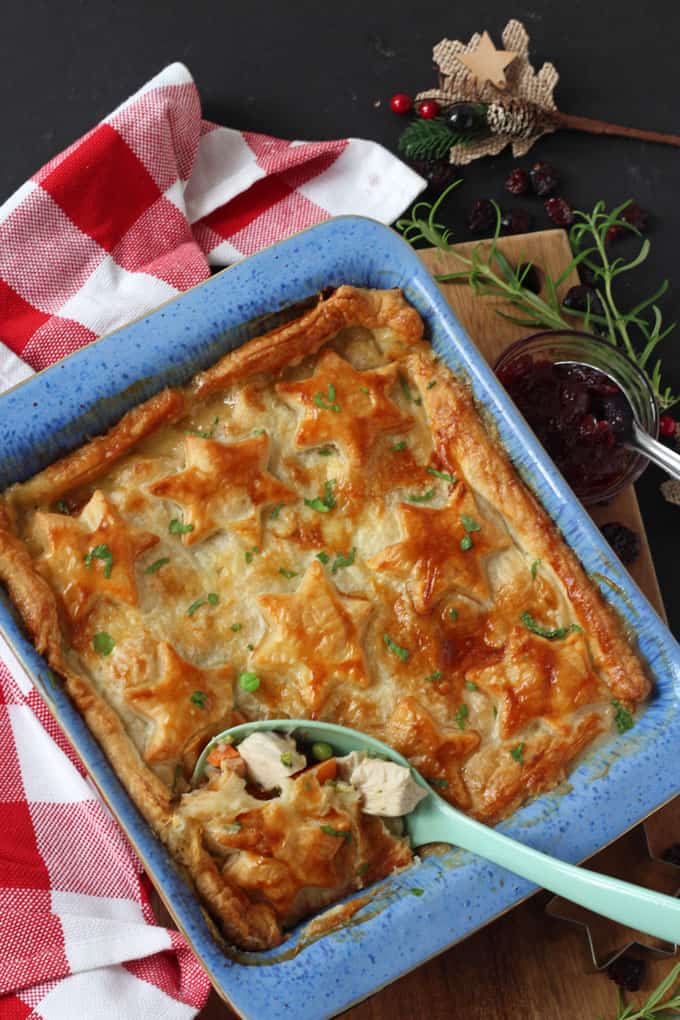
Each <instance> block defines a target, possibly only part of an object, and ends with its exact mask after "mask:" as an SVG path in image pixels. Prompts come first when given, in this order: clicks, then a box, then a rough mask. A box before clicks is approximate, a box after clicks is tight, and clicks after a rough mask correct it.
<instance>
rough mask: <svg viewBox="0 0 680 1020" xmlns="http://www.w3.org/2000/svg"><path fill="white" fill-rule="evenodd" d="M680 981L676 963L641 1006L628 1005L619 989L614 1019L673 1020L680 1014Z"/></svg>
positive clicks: (679, 967) (679, 971) (679, 966)
mask: <svg viewBox="0 0 680 1020" xmlns="http://www.w3.org/2000/svg"><path fill="white" fill-rule="evenodd" d="M679 981H680V963H676V965H675V966H674V967H673V968H672V969H671V970H669V972H668V974H667V975H666V977H665V978H664V979H663V981H661V982H660V983H659V984H658V985H657V987H656V988H655V989H654V991H653V992H652V993H651V995H650V996H649V998H648V999H647V1001H646V1002H644V1003H643V1004H642V1005H641V1006H634V1005H626V1003H625V1002H624V1001H623V996H622V995H621V992H620V991H619V1005H618V1009H617V1011H616V1017H614V1018H613V1020H672V1018H673V1017H678V1016H680V984H679V983H678V982H679ZM598 1020H604V1017H599V1018H598Z"/></svg>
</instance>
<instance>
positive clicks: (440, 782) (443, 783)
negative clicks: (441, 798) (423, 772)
mask: <svg viewBox="0 0 680 1020" xmlns="http://www.w3.org/2000/svg"><path fill="white" fill-rule="evenodd" d="M423 778H424V779H425V782H426V783H429V784H430V786H439V787H441V788H442V789H444V788H445V787H447V786H448V785H449V781H448V779H439V778H438V777H437V776H424V777H423Z"/></svg>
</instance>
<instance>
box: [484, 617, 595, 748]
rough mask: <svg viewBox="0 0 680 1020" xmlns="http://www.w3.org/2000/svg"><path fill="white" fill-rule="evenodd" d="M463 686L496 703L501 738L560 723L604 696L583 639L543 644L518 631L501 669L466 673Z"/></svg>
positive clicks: (513, 633) (510, 640) (574, 636)
mask: <svg viewBox="0 0 680 1020" xmlns="http://www.w3.org/2000/svg"><path fill="white" fill-rule="evenodd" d="M466 680H471V681H472V682H473V683H476V684H477V686H478V687H479V688H480V690H482V691H485V692H486V693H488V694H490V695H492V696H493V697H494V700H497V701H498V725H499V732H500V735H501V737H503V738H506V737H511V736H513V735H514V734H515V733H518V732H519V731H520V730H521V729H523V728H524V726H525V725H526V724H527V723H528V722H530V720H531V719H539V718H542V717H548V718H550V717H554V718H563V717H565V716H568V715H570V714H571V713H572V712H574V711H575V710H576V709H577V708H579V707H580V706H581V705H591V704H593V703H594V702H596V701H598V700H599V699H600V698H602V697H604V696H605V693H606V692H605V690H604V687H603V686H602V684H601V683H600V682H599V680H598V678H597V676H596V675H595V673H594V672H593V670H592V668H591V666H590V662H589V658H588V652H587V649H586V643H585V641H584V639H583V635H582V634H571V635H570V636H569V637H567V638H563V639H561V640H558V641H547V640H546V639H545V638H541V637H536V636H535V635H533V634H531V633H529V632H528V631H527V630H526V629H525V628H524V627H522V626H517V627H513V629H512V630H511V632H510V636H509V638H508V642H507V644H506V646H505V648H504V649H503V658H502V660H501V661H500V662H499V663H495V664H494V665H493V666H490V667H485V668H483V669H475V670H469V671H468V672H467V673H466Z"/></svg>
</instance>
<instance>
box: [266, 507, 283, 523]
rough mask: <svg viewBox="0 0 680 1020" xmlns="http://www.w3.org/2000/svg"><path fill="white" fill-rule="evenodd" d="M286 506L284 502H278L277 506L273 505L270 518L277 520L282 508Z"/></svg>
mask: <svg viewBox="0 0 680 1020" xmlns="http://www.w3.org/2000/svg"><path fill="white" fill-rule="evenodd" d="M284 506H285V504H284V503H277V504H276V506H273V507H272V508H271V512H270V514H269V518H270V520H272V521H275V520H276V518H277V517H278V516H279V514H280V513H281V510H282V508H283V507H284Z"/></svg>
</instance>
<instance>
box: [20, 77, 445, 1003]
mask: <svg viewBox="0 0 680 1020" xmlns="http://www.w3.org/2000/svg"><path fill="white" fill-rule="evenodd" d="M424 185H425V182H424V181H423V180H422V179H421V178H420V177H418V176H417V175H416V174H414V173H413V172H412V171H411V170H409V169H408V168H407V167H406V166H404V165H403V164H402V163H401V162H400V161H399V160H397V159H395V158H394V157H393V156H392V155H390V153H388V152H387V151H386V150H385V149H383V148H381V147H380V146H379V145H376V144H375V143H372V142H366V141H362V140H360V139H343V140H340V141H330V142H288V141H281V140H280V139H276V138H269V137H267V136H265V135H260V134H253V133H250V132H240V131H233V130H230V129H228V128H223V127H219V126H217V125H215V124H211V123H209V122H207V121H205V120H202V118H201V108H200V101H199V96H198V92H197V89H196V86H195V84H194V82H193V79H192V78H191V75H190V74H189V72H188V71H187V69H186V68H185V67H183V66H182V65H181V64H173V65H171V66H170V67H168V68H166V69H165V70H164V71H162V72H161V74H159V75H158V76H157V77H155V78H153V79H152V80H151V81H150V82H149V83H148V84H147V85H145V86H144V87H143V88H142V89H141V90H140V91H139V92H137V93H136V94H135V95H134V96H132V98H131V99H129V100H128V101H127V102H126V103H123V105H122V106H120V107H119V108H118V109H117V110H116V111H114V113H112V114H111V115H110V116H109V117H107V118H106V120H105V121H103V122H102V123H101V124H99V125H98V126H97V127H96V128H94V129H93V130H92V131H90V132H89V134H87V135H85V137H84V138H82V139H80V140H79V141H78V142H76V143H75V144H74V145H72V146H71V147H70V148H69V149H67V150H66V151H65V152H63V153H61V154H60V155H59V156H57V157H55V158H54V159H53V160H52V161H51V162H50V163H48V164H47V165H46V166H45V167H43V168H42V170H40V171H39V172H38V173H37V174H36V175H35V176H34V177H33V178H32V179H31V180H30V181H28V182H27V183H26V184H24V185H23V187H21V188H19V190H18V191H17V192H16V193H15V194H14V195H13V196H12V197H11V198H10V199H9V200H8V201H7V202H5V204H4V205H3V206H1V207H0V391H1V390H2V389H5V388H7V387H8V386H11V385H14V384H15V383H17V382H19V381H20V380H21V379H23V378H25V377H26V376H27V375H29V374H30V373H31V370H32V369H40V368H44V367H46V366H47V365H50V364H52V363H53V362H54V361H56V360H58V359H59V358H61V357H63V356H64V355H66V354H69V353H70V352H72V351H75V350H77V349H78V348H79V347H82V346H83V345H84V344H87V343H89V342H90V340H92V339H94V338H95V337H97V336H100V335H101V334H102V333H105V332H108V331H110V330H112V329H115V328H116V327H118V326H121V325H123V324H124V323H125V322H127V321H129V320H131V319H134V318H136V317H137V316H139V315H142V314H144V313H145V312H146V311H148V310H149V309H151V308H154V307H155V306H157V305H159V304H161V303H162V302H164V301H167V300H168V299H169V298H172V297H174V296H175V295H176V294H178V293H179V292H180V291H182V290H185V289H186V288H188V287H191V286H193V285H194V284H196V283H199V282H200V281H201V280H204V279H206V278H207V277H208V276H209V274H210V269H209V266H210V265H211V264H213V265H226V264H229V263H231V262H234V261H237V260H238V259H240V258H242V257H243V256H245V255H249V254H251V253H252V252H255V251H257V250H258V249H259V248H262V247H263V246H265V245H268V244H271V243H273V242H274V241H277V240H279V239H280V238H282V237H285V236H288V235H289V234H291V233H294V232H295V231H297V230H301V229H303V228H304V227H308V226H311V225H312V224H314V223H319V222H321V221H322V220H325V219H327V218H328V217H329V216H334V215H339V214H342V213H358V214H363V215H367V216H372V217H373V218H375V219H378V220H381V221H383V222H385V223H389V222H391V221H392V220H393V219H395V218H396V217H397V216H398V215H399V214H400V213H401V212H402V211H403V209H404V208H406V206H408V205H409V203H410V202H411V201H412V200H413V198H415V196H416V195H417V194H418V192H419V191H420V190H422V188H423V187H424ZM2 660H4V663H3V661H2ZM0 751H1V758H0V996H2V997H0V1018H2V1020H19V1018H22V1020H23V1018H31V1020H33V1018H35V1020H76V1018H77V1020H79V1018H81V1017H83V1018H84V1017H87V1018H88V1020H128V1018H130V1020H132V1018H134V1020H143V1018H147V1017H148V1018H149V1020H151V1018H153V1020H157V1018H158V1017H163V1020H185V1018H189V1017H193V1016H194V1015H195V1013H196V1011H197V1010H198V1009H200V1008H201V1006H202V1005H203V1004H204V1002H205V1000H206V998H207V995H208V991H209V982H208V979H207V977H206V975H205V973H204V972H203V970H202V969H201V968H200V966H199V965H198V963H197V961H196V959H195V957H194V956H193V955H192V953H191V952H190V950H189V949H188V948H187V946H186V944H185V943H184V940H183V939H182V937H181V936H179V935H178V934H177V933H176V932H171V931H168V930H166V929H165V928H161V927H158V926H157V925H155V923H154V919H153V915H152V913H151V908H150V905H149V900H148V896H147V892H146V889H145V882H144V877H143V875H142V874H141V869H140V866H139V862H138V861H137V859H136V857H135V855H134V853H133V851H132V849H131V847H130V846H129V844H128V843H127V841H126V840H125V838H124V836H123V835H122V834H121V833H120V831H119V830H118V828H117V826H116V824H115V822H114V821H113V820H112V818H111V816H110V814H109V813H108V811H107V809H106V808H105V807H104V805H103V804H102V803H101V801H100V800H99V798H98V796H97V794H96V792H95V790H94V788H93V787H92V786H91V784H90V783H89V782H88V780H87V778H86V777H85V774H84V773H83V771H82V769H81V767H80V766H79V764H78V760H77V758H76V756H75V755H74V753H73V752H72V750H71V749H70V748H69V747H68V745H67V743H66V742H65V740H64V739H63V737H62V736H61V735H60V733H59V731H58V729H57V727H56V725H55V724H54V722H53V721H52V719H51V716H50V715H49V713H48V712H47V711H46V709H45V708H44V707H43V704H42V702H41V700H40V698H39V696H38V695H37V694H36V693H35V692H34V691H33V689H32V687H31V685H30V682H29V681H28V679H27V677H26V676H25V674H24V673H23V672H22V670H21V667H20V666H19V664H18V663H17V662H16V661H15V660H14V658H13V656H12V655H11V652H10V651H9V649H7V648H6V646H4V645H1V644H0Z"/></svg>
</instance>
